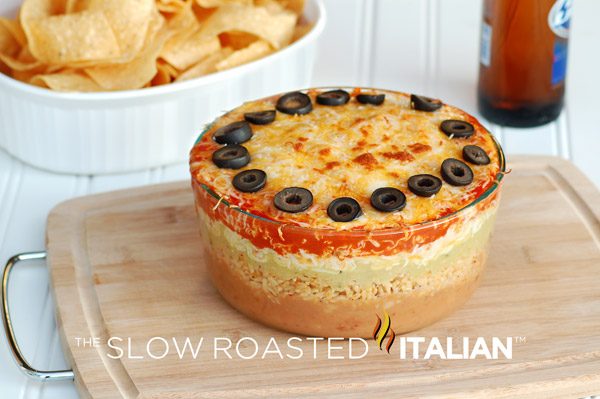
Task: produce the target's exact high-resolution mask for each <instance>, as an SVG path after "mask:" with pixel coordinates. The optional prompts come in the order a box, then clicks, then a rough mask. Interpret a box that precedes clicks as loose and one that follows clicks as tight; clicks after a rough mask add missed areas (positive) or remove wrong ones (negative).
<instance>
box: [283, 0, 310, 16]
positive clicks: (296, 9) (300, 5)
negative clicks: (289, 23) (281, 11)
mask: <svg viewBox="0 0 600 399" xmlns="http://www.w3.org/2000/svg"><path fill="white" fill-rule="evenodd" d="M277 1H278V2H279V3H280V4H281V5H282V6H283V7H284V8H286V9H288V10H290V11H292V12H293V13H294V14H296V15H298V16H301V15H302V14H303V13H304V0H277Z"/></svg>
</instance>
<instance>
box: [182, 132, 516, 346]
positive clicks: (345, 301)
mask: <svg viewBox="0 0 600 399" xmlns="http://www.w3.org/2000/svg"><path fill="white" fill-rule="evenodd" d="M210 130H211V127H210V126H208V127H207V128H206V130H205V131H204V132H203V133H202V135H201V136H200V138H199V139H198V142H199V141H200V140H201V139H202V137H203V135H204V134H206V133H207V132H208V131H210ZM490 136H491V135H490ZM492 139H493V140H494V143H495V148H496V150H497V152H498V160H499V167H500V168H499V173H498V174H497V176H496V180H495V182H494V183H493V184H492V185H491V186H490V187H489V188H488V189H487V190H485V191H484V192H482V193H481V194H480V195H479V196H478V197H477V198H476V199H475V200H473V201H472V202H470V203H469V204H467V205H466V206H464V207H463V208H462V209H460V210H458V211H456V212H453V213H451V214H448V215H446V216H444V217H442V218H439V219H437V220H434V221H427V222H423V223H420V224H415V225H411V226H407V227H405V228H387V229H381V230H370V231H367V230H364V231H362V230H346V231H337V230H333V229H324V228H308V227H303V226H297V225H290V224H285V223H282V222H279V221H274V220H271V219H268V218H266V217H263V216H260V215H255V214H252V213H249V212H247V211H245V210H243V209H240V208H238V207H236V206H233V205H231V204H229V203H228V202H227V201H226V200H225V199H223V198H221V197H220V196H219V195H218V194H216V193H215V192H214V191H213V190H212V189H211V188H210V187H208V186H207V185H205V184H204V183H203V182H202V181H199V179H198V178H196V177H195V176H194V177H192V188H193V192H194V198H195V204H196V211H197V214H198V221H199V226H200V231H201V236H202V245H203V247H204V252H205V263H206V266H207V268H208V271H209V273H210V276H211V279H212V281H213V283H214V285H215V287H216V288H217V289H218V291H219V292H220V293H221V295H222V296H223V297H224V298H225V299H226V300H227V302H229V303H230V304H231V305H232V306H233V307H234V308H236V309H238V310H239V311H240V312H242V313H244V314H246V315H247V316H249V317H251V318H252V319H255V320H257V321H259V322H261V323H264V324H267V325H269V326H272V327H275V328H278V329H281V330H285V331H288V332H293V333H298V334H303V335H308V336H323V337H370V336H372V334H373V329H374V326H375V323H376V322H377V317H378V316H380V317H381V316H383V314H384V312H387V313H388V314H389V316H390V318H391V323H392V325H391V327H392V328H393V330H394V332H395V333H396V334H401V333H406V332H409V331H413V330H416V329H419V328H422V327H425V326H427V325H429V324H431V323H433V322H435V321H436V320H439V319H441V318H443V317H445V316H446V315H448V314H450V313H451V312H453V311H454V310H456V309H457V308H459V307H460V306H461V305H463V304H464V303H465V302H466V301H467V299H468V298H469V297H470V296H471V294H472V293H473V292H474V290H475V289H476V287H477V286H478V284H479V282H480V281H481V277H482V273H483V271H484V268H485V264H486V258H487V255H488V247H489V242H490V236H491V233H492V230H493V226H494V220H495V216H496V211H497V209H498V205H499V200H500V189H501V182H502V179H503V176H504V173H505V158H504V153H503V151H502V149H501V147H500V145H499V144H498V142H497V141H496V140H495V139H494V138H493V136H492Z"/></svg>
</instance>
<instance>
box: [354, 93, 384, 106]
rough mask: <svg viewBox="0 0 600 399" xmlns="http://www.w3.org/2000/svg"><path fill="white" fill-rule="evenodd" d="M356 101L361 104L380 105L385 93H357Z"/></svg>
mask: <svg viewBox="0 0 600 399" xmlns="http://www.w3.org/2000/svg"><path fill="white" fill-rule="evenodd" d="M356 101H358V102H359V103H361V104H371V105H381V104H383V102H384V101H385V94H359V95H357V96H356Z"/></svg>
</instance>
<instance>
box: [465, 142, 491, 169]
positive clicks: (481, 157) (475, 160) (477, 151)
mask: <svg viewBox="0 0 600 399" xmlns="http://www.w3.org/2000/svg"><path fill="white" fill-rule="evenodd" d="M462 153H463V159H464V160H465V161H467V162H470V163H472V164H474V165H488V164H489V163H490V162H491V161H490V157H489V156H488V154H487V153H486V152H485V150H484V149H483V148H481V147H479V146H476V145H466V146H465V147H464V148H463V152H462Z"/></svg>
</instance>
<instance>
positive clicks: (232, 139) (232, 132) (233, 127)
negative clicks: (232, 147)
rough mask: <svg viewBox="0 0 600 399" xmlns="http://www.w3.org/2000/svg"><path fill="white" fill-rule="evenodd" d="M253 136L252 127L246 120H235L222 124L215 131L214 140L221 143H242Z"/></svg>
mask: <svg viewBox="0 0 600 399" xmlns="http://www.w3.org/2000/svg"><path fill="white" fill-rule="evenodd" d="M251 138H252V127H250V124H249V123H248V122H246V121H239V122H233V123H230V124H229V125H225V126H222V127H220V128H218V129H217V130H215V132H214V133H213V140H214V141H216V142H217V143H219V144H242V143H245V142H246V141H248V140H250V139H251Z"/></svg>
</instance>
